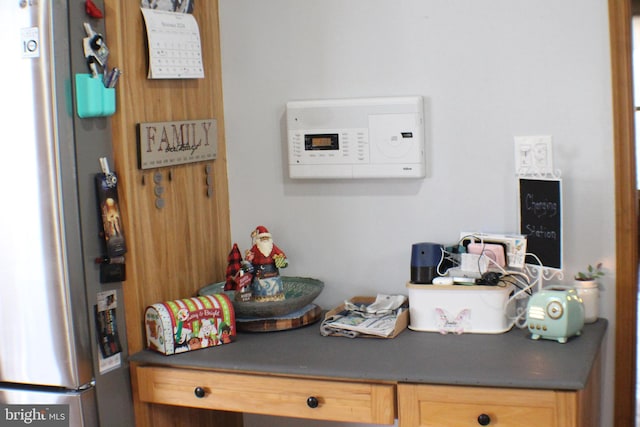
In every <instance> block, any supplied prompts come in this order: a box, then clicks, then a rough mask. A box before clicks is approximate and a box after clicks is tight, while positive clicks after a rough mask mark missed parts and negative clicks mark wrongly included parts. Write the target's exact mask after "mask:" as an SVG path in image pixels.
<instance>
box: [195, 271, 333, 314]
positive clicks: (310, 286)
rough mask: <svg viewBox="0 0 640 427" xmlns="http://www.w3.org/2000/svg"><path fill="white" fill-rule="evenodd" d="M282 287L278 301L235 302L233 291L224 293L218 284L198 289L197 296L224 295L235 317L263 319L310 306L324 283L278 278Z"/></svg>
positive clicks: (308, 279) (220, 283) (284, 277)
mask: <svg viewBox="0 0 640 427" xmlns="http://www.w3.org/2000/svg"><path fill="white" fill-rule="evenodd" d="M280 278H281V279H282V284H283V286H284V299H283V300H280V301H262V302H258V301H246V302H243V301H236V300H235V291H225V290H224V283H225V282H218V283H212V284H210V285H207V286H205V287H203V288H200V290H199V291H198V295H210V294H222V293H224V294H226V295H227V296H228V297H229V299H230V300H231V302H232V303H233V310H234V311H235V315H236V317H239V318H242V319H245V318H265V317H267V318H268V317H276V316H282V315H284V314H289V313H292V312H294V311H296V310H299V309H301V308H302V307H304V306H306V305H308V304H310V303H311V302H312V301H313V300H314V299H316V297H317V296H318V295H320V292H322V289H323V288H324V283H323V282H321V281H320V280H317V279H311V278H308V277H288V276H280Z"/></svg>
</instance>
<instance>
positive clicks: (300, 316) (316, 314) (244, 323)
mask: <svg viewBox="0 0 640 427" xmlns="http://www.w3.org/2000/svg"><path fill="white" fill-rule="evenodd" d="M320 317H322V309H321V308H320V307H319V306H317V305H316V304H309V305H307V306H305V307H303V308H302V309H300V310H298V311H295V312H293V313H289V314H286V315H282V316H277V317H265V318H244V319H243V318H238V317H236V328H237V330H238V331H242V332H273V331H285V330H288V329H295V328H299V327H301V326H305V325H310V324H312V323H314V322H317V321H318V320H320Z"/></svg>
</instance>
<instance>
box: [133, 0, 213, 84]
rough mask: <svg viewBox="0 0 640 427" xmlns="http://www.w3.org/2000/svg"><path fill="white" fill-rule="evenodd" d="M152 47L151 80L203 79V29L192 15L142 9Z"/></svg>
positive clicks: (149, 73) (149, 45) (150, 57)
mask: <svg viewBox="0 0 640 427" xmlns="http://www.w3.org/2000/svg"><path fill="white" fill-rule="evenodd" d="M140 10H142V15H143V17H144V22H145V26H146V30H147V41H148V47H149V72H148V75H147V78H149V79H201V78H204V67H203V63H202V46H201V44H200V29H199V28H198V22H197V21H196V19H195V18H194V16H193V15H192V14H189V13H176V12H168V11H162V10H155V9H147V8H141V9H140Z"/></svg>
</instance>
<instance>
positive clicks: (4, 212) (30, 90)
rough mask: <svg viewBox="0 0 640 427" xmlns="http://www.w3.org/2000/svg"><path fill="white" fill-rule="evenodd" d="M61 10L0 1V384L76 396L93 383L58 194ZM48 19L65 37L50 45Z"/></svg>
mask: <svg viewBox="0 0 640 427" xmlns="http://www.w3.org/2000/svg"><path fill="white" fill-rule="evenodd" d="M66 7H67V6H66V1H60V0H53V1H40V2H18V1H11V2H0V40H2V43H0V57H1V58H3V66H2V67H0V90H1V91H2V93H3V100H4V102H2V103H0V117H1V118H2V121H3V123H4V125H3V128H4V130H5V133H4V138H3V140H5V141H6V142H5V144H3V153H2V156H0V182H3V183H4V184H5V185H4V186H3V199H4V200H6V201H7V203H6V204H3V209H1V210H0V233H1V235H2V240H3V244H2V246H1V248H0V277H2V286H0V301H2V304H3V306H4V308H3V309H2V310H0V336H2V338H3V342H4V343H5V345H2V346H0V383H18V384H38V385H51V386H58V387H65V388H69V389H77V388H79V387H81V386H82V385H83V384H86V383H87V382H90V381H91V379H92V376H93V375H92V371H91V363H90V361H91V359H90V342H89V339H88V333H87V329H88V328H87V326H86V325H87V315H86V311H83V312H81V313H75V314H72V312H71V308H72V307H74V306H79V305H82V306H84V307H86V294H85V291H84V284H83V272H82V265H81V259H80V258H79V257H80V256H81V243H80V229H79V216H78V212H77V210H78V209H77V206H78V200H77V195H76V194H75V192H74V191H70V192H66V190H67V188H68V187H71V189H73V187H75V185H74V184H71V182H72V181H73V180H74V179H75V177H74V176H73V174H74V172H73V162H74V161H75V160H74V158H73V157H70V156H69V153H71V152H72V151H73V127H72V126H73V123H72V121H71V120H70V117H69V116H68V115H67V114H65V113H64V110H63V111H62V112H61V114H58V107H59V106H60V105H65V104H66V103H68V99H67V97H68V93H69V92H70V83H69V78H70V70H69V45H68V32H67V31H66V28H67V27H68V22H67V16H68V14H67V13H66ZM54 15H55V19H54ZM54 20H55V21H56V25H62V26H63V29H65V31H56V32H55V40H54V28H53V21H54ZM54 46H55V47H56V51H55V52H54V50H53V48H54ZM58 86H61V87H66V89H67V90H66V92H65V91H62V92H60V93H57V92H56V88H57V87H58ZM7 132H8V133H7ZM63 171H64V172H65V173H66V174H67V175H66V177H63V176H62V172H63ZM5 206H6V208H5ZM78 265H79V266H80V267H79V268H77V266H78ZM70 266H73V269H70ZM83 336H84V338H83Z"/></svg>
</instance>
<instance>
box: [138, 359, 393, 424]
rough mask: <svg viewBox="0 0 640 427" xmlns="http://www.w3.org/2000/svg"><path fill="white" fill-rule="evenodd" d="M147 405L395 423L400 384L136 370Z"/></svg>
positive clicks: (140, 368)
mask: <svg viewBox="0 0 640 427" xmlns="http://www.w3.org/2000/svg"><path fill="white" fill-rule="evenodd" d="M136 372H137V378H138V397H139V399H140V400H141V401H142V402H148V403H160V404H165V405H179V406H190V407H196V408H207V409H218V410H223V411H234V412H249V413H254V414H265V415H278V416H284V417H297V418H309V419H318V420H330V421H349V422H356V423H372V424H393V423H394V420H395V416H396V412H395V385H393V384H372V383H365V382H349V381H330V380H323V379H301V378H290V377H279V376H269V375H259V374H256V375H253V374H235V373H223V372H211V371H201V370H193V369H176V368H162V367H154V366H140V367H137V368H136Z"/></svg>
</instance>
